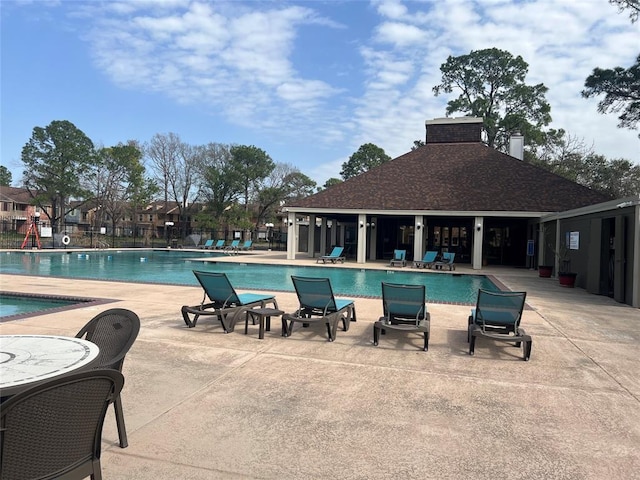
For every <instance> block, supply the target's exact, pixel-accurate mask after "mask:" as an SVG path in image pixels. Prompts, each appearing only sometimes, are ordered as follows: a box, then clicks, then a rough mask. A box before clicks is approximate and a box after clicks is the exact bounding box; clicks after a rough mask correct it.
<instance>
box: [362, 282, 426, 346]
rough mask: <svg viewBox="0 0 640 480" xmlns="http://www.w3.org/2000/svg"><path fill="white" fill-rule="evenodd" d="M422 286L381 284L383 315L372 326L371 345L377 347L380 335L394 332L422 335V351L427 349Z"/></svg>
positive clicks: (424, 291) (424, 289)
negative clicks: (388, 331) (390, 331)
mask: <svg viewBox="0 0 640 480" xmlns="http://www.w3.org/2000/svg"><path fill="white" fill-rule="evenodd" d="M425 293H426V288H425V286H424V285H400V284H395V283H386V282H382V307H383V313H384V315H383V316H382V317H380V319H379V320H378V321H377V322H375V323H374V324H373V344H374V345H376V346H377V345H378V341H379V340H380V333H383V334H384V333H385V331H386V330H395V331H400V332H402V333H412V332H416V333H422V334H423V335H424V347H423V349H424V351H425V352H426V351H427V350H428V349H429V332H430V325H431V323H430V320H431V318H430V316H429V312H427V305H426V303H425Z"/></svg>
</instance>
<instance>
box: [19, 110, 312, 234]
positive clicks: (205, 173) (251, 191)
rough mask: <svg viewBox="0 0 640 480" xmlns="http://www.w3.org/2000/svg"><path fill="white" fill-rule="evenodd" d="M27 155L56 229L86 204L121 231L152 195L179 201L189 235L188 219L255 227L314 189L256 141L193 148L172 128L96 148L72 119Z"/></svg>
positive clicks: (42, 135) (39, 139)
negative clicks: (142, 138) (144, 138)
mask: <svg viewBox="0 0 640 480" xmlns="http://www.w3.org/2000/svg"><path fill="white" fill-rule="evenodd" d="M21 158H22V163H23V165H24V172H23V178H22V183H23V186H24V187H25V188H26V189H27V190H28V191H29V192H30V194H31V196H32V198H33V201H34V204H35V205H38V206H39V207H41V209H42V210H43V212H44V213H45V215H46V216H47V217H48V220H49V221H50V223H51V225H52V226H53V227H54V231H56V232H60V231H61V228H62V225H63V222H64V218H65V216H66V215H68V214H69V213H70V212H71V211H72V210H73V209H74V208H78V207H79V206H82V205H87V206H88V207H89V208H90V209H91V210H92V212H93V215H94V216H95V221H96V223H97V224H101V225H103V224H105V222H106V221H107V220H109V221H111V222H112V224H113V225H112V226H113V227H114V228H115V226H116V223H117V222H118V221H119V220H120V219H122V218H123V217H124V216H125V214H127V213H128V214H130V215H132V216H133V217H134V218H135V216H136V212H139V211H141V209H142V208H143V207H145V206H146V205H147V204H148V203H149V202H151V201H153V200H161V201H164V202H165V205H169V204H171V205H172V206H174V205H175V206H177V209H178V217H179V219H180V221H181V222H180V225H181V227H182V228H183V231H182V234H183V236H184V235H186V233H187V232H186V229H187V223H188V222H187V221H186V220H187V218H189V217H192V218H194V219H195V220H196V221H198V223H199V225H200V226H201V227H202V228H211V229H218V228H220V227H221V226H222V225H233V226H235V227H236V228H241V229H251V228H252V227H254V226H255V227H258V226H259V225H260V224H263V223H266V222H273V221H274V220H275V219H276V213H277V210H278V208H279V206H280V204H281V203H283V202H286V201H288V200H292V199H296V198H300V197H304V196H307V195H310V194H311V193H313V191H314V189H315V187H316V184H315V182H314V181H313V180H311V179H310V178H309V177H307V176H306V175H304V174H303V173H301V172H300V171H299V170H298V169H297V168H296V167H294V166H292V165H289V164H284V163H276V162H274V161H273V160H272V159H271V157H270V156H269V155H268V154H267V153H266V152H265V151H264V150H262V149H260V148H258V147H256V146H253V145H251V146H247V145H229V144H222V143H209V144H206V145H191V144H188V143H186V142H184V141H182V140H181V139H180V137H179V135H177V134H175V133H166V134H156V135H154V136H153V138H151V140H149V141H148V142H145V143H142V144H141V143H139V142H137V141H133V140H130V141H128V142H126V143H119V144H118V145H115V146H111V147H95V146H94V144H93V142H92V141H91V139H90V138H88V137H87V136H86V135H85V134H84V132H82V131H81V130H80V129H78V128H77V127H76V126H75V125H74V124H73V123H71V122H69V121H67V120H55V121H53V122H51V123H50V124H49V125H48V126H46V127H35V128H34V129H33V134H32V136H31V138H30V139H29V141H28V142H27V143H26V144H25V146H24V147H23V149H22V157H21ZM71 200H74V203H73V205H72V203H71ZM45 205H48V206H50V208H49V209H44V208H43V207H44V206H45ZM166 211H167V209H165V212H166Z"/></svg>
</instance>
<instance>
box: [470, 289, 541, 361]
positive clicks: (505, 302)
mask: <svg viewBox="0 0 640 480" xmlns="http://www.w3.org/2000/svg"><path fill="white" fill-rule="evenodd" d="M526 296H527V293H526V292H489V291H486V290H482V289H480V290H479V291H478V301H477V302H476V308H474V309H472V310H471V315H469V328H468V335H467V339H468V340H469V355H473V354H474V351H475V345H476V338H477V337H486V338H491V339H493V340H499V341H503V342H514V343H515V346H516V347H520V345H521V344H523V357H524V360H525V361H527V360H529V358H530V357H531V346H532V344H533V341H532V339H531V336H530V335H527V334H526V332H525V331H524V329H523V328H521V327H520V321H521V320H522V310H523V308H524V301H525V298H526Z"/></svg>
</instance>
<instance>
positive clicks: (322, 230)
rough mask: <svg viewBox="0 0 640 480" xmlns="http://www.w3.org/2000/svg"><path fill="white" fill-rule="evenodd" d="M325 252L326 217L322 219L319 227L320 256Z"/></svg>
mask: <svg viewBox="0 0 640 480" xmlns="http://www.w3.org/2000/svg"><path fill="white" fill-rule="evenodd" d="M326 251H327V217H322V224H321V225H320V255H325V253H326Z"/></svg>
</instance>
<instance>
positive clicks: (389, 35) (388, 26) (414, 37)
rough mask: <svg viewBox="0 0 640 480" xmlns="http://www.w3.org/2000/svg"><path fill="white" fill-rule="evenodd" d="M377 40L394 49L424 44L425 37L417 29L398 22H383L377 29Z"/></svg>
mask: <svg viewBox="0 0 640 480" xmlns="http://www.w3.org/2000/svg"><path fill="white" fill-rule="evenodd" d="M377 34H378V35H377V40H378V41H380V42H384V43H390V44H392V45H393V46H394V47H396V48H402V47H406V46H409V45H412V44H419V43H421V42H424V40H425V38H426V37H427V35H426V34H425V33H424V32H423V31H422V30H420V29H419V28H418V27H415V26H413V25H408V24H406V23H400V22H385V23H383V24H381V25H380V26H379V27H378V32H377Z"/></svg>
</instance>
